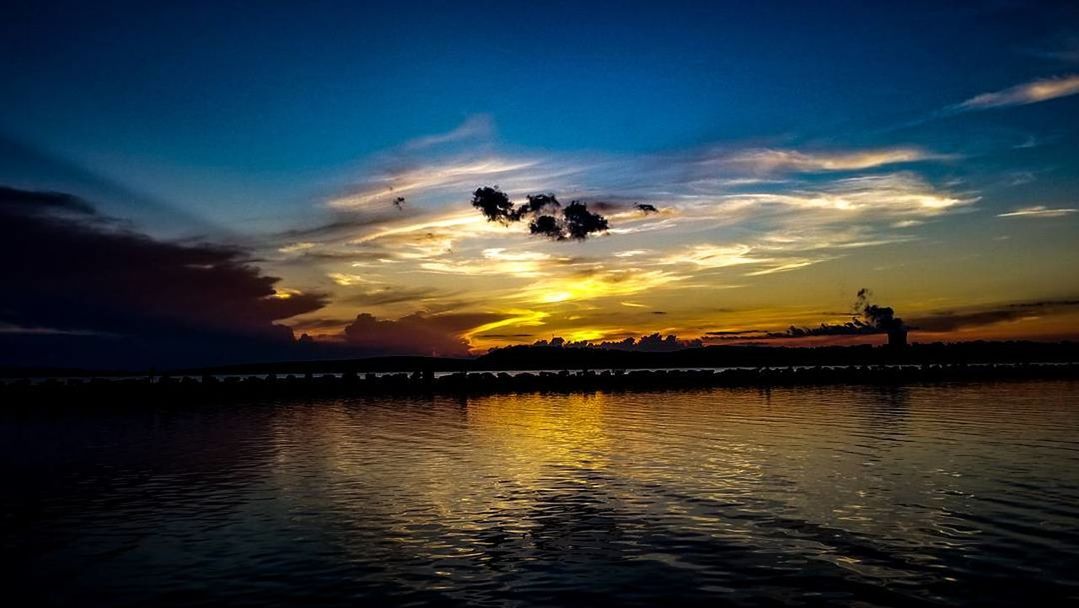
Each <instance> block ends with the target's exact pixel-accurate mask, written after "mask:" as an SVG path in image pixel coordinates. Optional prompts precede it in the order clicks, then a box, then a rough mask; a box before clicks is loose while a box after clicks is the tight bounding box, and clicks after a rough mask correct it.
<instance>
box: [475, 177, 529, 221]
mask: <svg viewBox="0 0 1079 608" xmlns="http://www.w3.org/2000/svg"><path fill="white" fill-rule="evenodd" d="M472 206H473V207H475V208H476V209H479V210H480V213H482V214H483V217H485V218H487V221H488V222H499V223H501V224H508V223H510V222H516V221H517V220H519V219H520V217H518V216H517V214H516V212H515V211H514V209H513V203H512V202H511V201H510V197H509V196H507V195H506V193H505V192H503V191H501V190H499V189H498V186H495V187H493V188H492V187H490V186H483V187H482V188H477V189H476V191H475V192H473V193H472Z"/></svg>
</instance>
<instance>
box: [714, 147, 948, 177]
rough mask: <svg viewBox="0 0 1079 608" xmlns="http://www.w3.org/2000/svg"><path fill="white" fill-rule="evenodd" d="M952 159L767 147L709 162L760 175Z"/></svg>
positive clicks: (908, 150) (911, 152) (916, 151)
mask: <svg viewBox="0 0 1079 608" xmlns="http://www.w3.org/2000/svg"><path fill="white" fill-rule="evenodd" d="M948 158H952V157H951V156H948V155H943V154H934V153H931V152H928V151H926V150H923V149H921V148H915V147H897V148H878V149H867V150H847V151H809V152H806V151H799V150H787V149H771V148H764V149H750V150H744V151H739V152H735V153H732V154H726V155H720V156H717V157H716V158H713V159H709V160H708V161H706V162H708V163H710V164H711V163H714V164H720V165H724V166H727V167H730V168H738V169H742V170H745V171H749V172H751V173H757V174H760V173H780V172H796V173H819V172H835V171H857V170H863V169H874V168H877V167H883V166H886V165H894V164H900V163H913V162H919V161H926V160H943V159H948Z"/></svg>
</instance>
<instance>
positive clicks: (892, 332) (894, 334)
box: [888, 325, 907, 349]
mask: <svg viewBox="0 0 1079 608" xmlns="http://www.w3.org/2000/svg"><path fill="white" fill-rule="evenodd" d="M906 347H907V328H906V327H903V326H902V325H900V326H897V327H892V328H891V329H889V330H888V348H894V349H900V348H906Z"/></svg>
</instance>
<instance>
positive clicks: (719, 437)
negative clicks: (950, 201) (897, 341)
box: [0, 382, 1079, 606]
mask: <svg viewBox="0 0 1079 608" xmlns="http://www.w3.org/2000/svg"><path fill="white" fill-rule="evenodd" d="M0 444H2V447H0V450H2V452H0V456H2V467H3V469H2V471H0V472H2V473H3V475H4V484H5V488H4V491H3V495H2V499H0V515H2V518H3V519H2V520H0V522H2V526H3V527H2V528H0V541H2V543H3V546H2V549H3V553H4V555H5V557H4V559H5V561H6V562H7V564H6V565H5V567H4V575H3V576H4V578H6V579H8V582H7V583H6V584H5V594H6V596H7V597H12V594H20V595H23V596H25V597H26V598H28V599H32V600H34V602H33V604H34V605H43V604H67V605H92V604H98V605H110V606H111V605H138V606H149V605H161V604H184V605H195V604H214V605H220V604H222V603H229V604H233V605H235V604H250V605H272V604H285V603H296V602H301V601H302V602H307V603H310V604H316V603H318V604H322V605H325V604H340V605H356V604H359V605H364V604H366V605H397V604H438V605H466V604H468V605H489V606H533V605H567V604H575V603H576V604H593V605H595V604H597V603H598V602H599V601H601V600H602V599H603V598H604V597H612V596H613V597H614V598H615V599H616V600H617V601H618V603H620V604H636V605H656V604H658V603H660V602H664V601H668V602H669V601H673V600H679V601H680V603H681V604H682V605H697V604H699V605H723V604H734V605H784V604H795V605H798V604H801V605H804V604H809V605H814V604H821V605H824V604H830V603H834V602H836V601H843V600H849V601H852V602H853V601H855V600H857V601H858V602H860V603H861V604H860V605H882V606H898V605H944V604H948V605H952V604H967V605H980V606H984V605H994V604H996V605H1007V604H1018V603H1020V602H1024V603H1029V602H1033V601H1035V600H1037V599H1042V600H1048V601H1049V602H1050V603H1052V604H1057V605H1059V604H1062V603H1066V602H1075V601H1076V600H1077V599H1079V384H1077V383H1035V382H1029V383H1001V384H989V385H953V386H931V387H925V386H918V387H909V388H899V389H875V388H851V387H845V388H844V387H840V388H802V389H783V390H772V391H762V390H755V389H737V390H708V391H695V392H664V393H625V394H602V393H601V394H589V395H546V396H543V395H526V396H495V397H482V398H475V399H467V400H466V399H461V400H454V399H449V398H439V399H433V400H422V399H385V398H379V399H367V400H365V399H356V400H349V401H322V402H307V403H291V404H273V403H261V404H251V405H241V406H237V405H231V406H213V405H201V406H192V407H188V408H155V407H150V406H148V407H146V408H144V409H138V410H132V409H128V410H117V411H111V412H98V413H77V412H73V411H66V412H51V413H27V412H25V411H23V412H14V411H10V410H9V411H6V412H4V413H2V414H0ZM364 600H367V601H366V602H365V601H364ZM27 605H29V604H27Z"/></svg>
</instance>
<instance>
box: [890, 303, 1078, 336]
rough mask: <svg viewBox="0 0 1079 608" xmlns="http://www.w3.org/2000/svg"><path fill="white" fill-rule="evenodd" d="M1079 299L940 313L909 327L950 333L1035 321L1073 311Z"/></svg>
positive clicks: (926, 316) (929, 315) (921, 317)
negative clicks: (1031, 319) (1025, 320)
mask: <svg viewBox="0 0 1079 608" xmlns="http://www.w3.org/2000/svg"><path fill="white" fill-rule="evenodd" d="M1077 307H1079V300H1041V301H1032V302H1017V303H1013V304H1003V305H997V306H989V307H980V308H972V309H966V310H958V311H940V312H936V313H932V314H928V315H924V316H920V317H915V318H913V319H911V321H910V323H911V326H912V327H913V328H915V329H917V330H920V331H927V332H950V331H956V330H962V329H970V328H975V327H983V326H986V325H996V324H998V323H1006V322H1010V321H1019V320H1023V319H1030V318H1038V317H1043V316H1051V315H1058V314H1064V313H1068V312H1072V311H1074V310H1076V308H1077Z"/></svg>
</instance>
